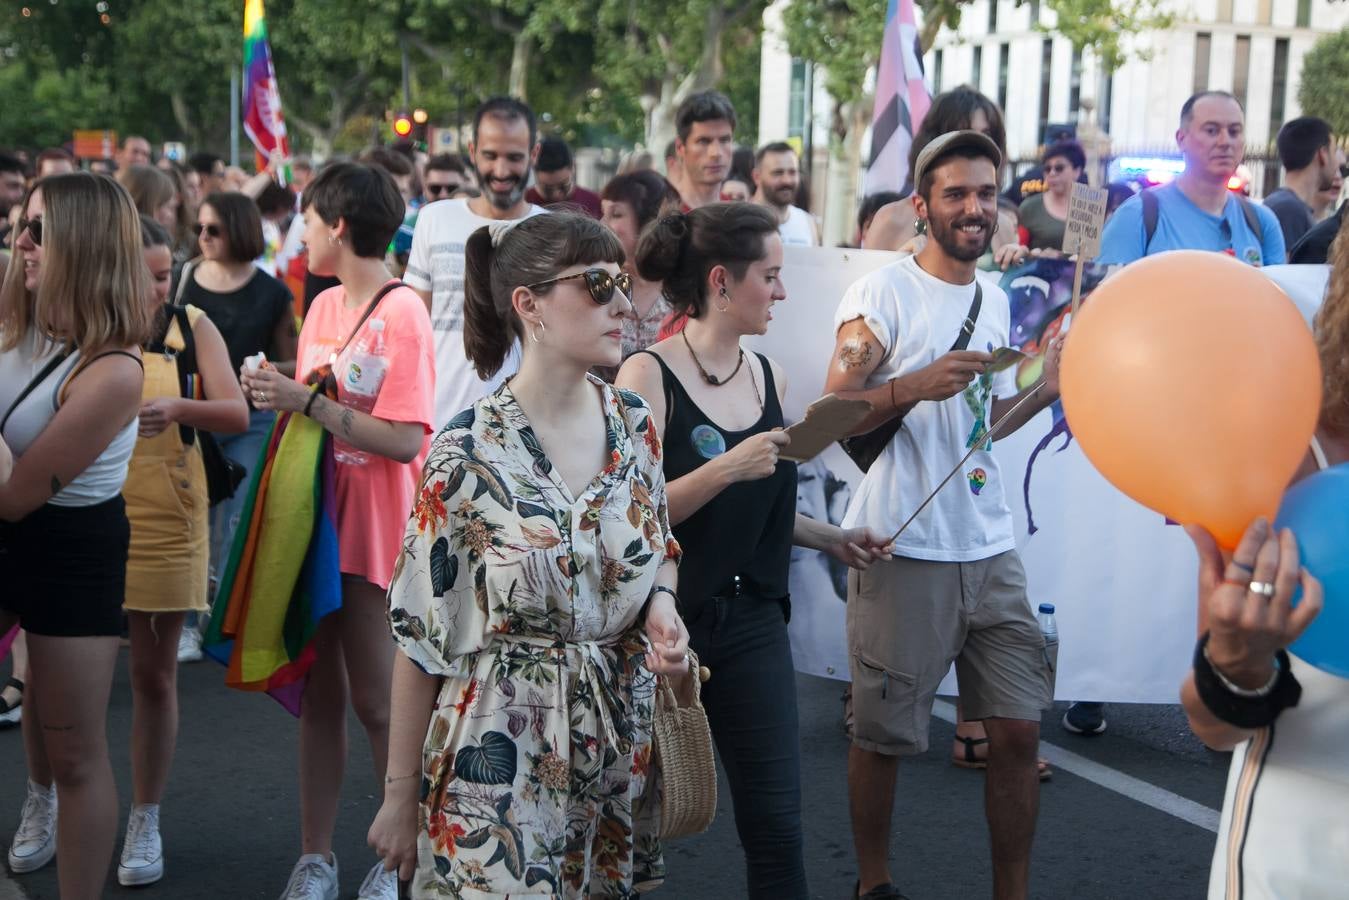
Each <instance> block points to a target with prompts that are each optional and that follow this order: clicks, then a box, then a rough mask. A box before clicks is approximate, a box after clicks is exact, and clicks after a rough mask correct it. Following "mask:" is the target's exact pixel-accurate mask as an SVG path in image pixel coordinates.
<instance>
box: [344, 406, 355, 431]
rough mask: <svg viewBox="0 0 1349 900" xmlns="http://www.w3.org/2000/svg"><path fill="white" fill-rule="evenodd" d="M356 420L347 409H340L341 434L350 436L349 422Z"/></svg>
mask: <svg viewBox="0 0 1349 900" xmlns="http://www.w3.org/2000/svg"><path fill="white" fill-rule="evenodd" d="M355 421H356V415H355V414H354V413H353V412H352V411H351V410H349V409H344V410H342V436H343V437H351V424H352V423H353V422H355Z"/></svg>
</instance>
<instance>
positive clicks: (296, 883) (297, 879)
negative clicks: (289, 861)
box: [281, 853, 337, 900]
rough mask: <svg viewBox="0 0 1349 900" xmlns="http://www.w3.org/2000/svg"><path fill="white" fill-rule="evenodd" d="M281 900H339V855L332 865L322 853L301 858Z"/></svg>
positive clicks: (293, 870) (334, 855)
mask: <svg viewBox="0 0 1349 900" xmlns="http://www.w3.org/2000/svg"><path fill="white" fill-rule="evenodd" d="M281 900H337V854H333V861H332V862H331V863H329V862H328V861H327V860H326V859H324V858H323V855H322V854H321V853H306V854H305V855H304V856H301V857H300V860H299V862H297V863H296V864H295V868H293V869H291V870H290V881H288V882H287V883H286V892H285V893H284V894H282V895H281Z"/></svg>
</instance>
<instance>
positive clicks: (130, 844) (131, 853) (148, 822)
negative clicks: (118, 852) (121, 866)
mask: <svg viewBox="0 0 1349 900" xmlns="http://www.w3.org/2000/svg"><path fill="white" fill-rule="evenodd" d="M158 832H159V817H158V816H155V815H151V814H150V813H148V812H144V811H142V810H136V811H134V812H132V814H131V823H130V824H129V825H127V830H126V845H125V846H124V847H123V848H122V860H123V861H126V860H128V859H151V858H152V856H153V854H154V849H155V846H154V845H155V840H154V839H155V835H156V834H157V833H158Z"/></svg>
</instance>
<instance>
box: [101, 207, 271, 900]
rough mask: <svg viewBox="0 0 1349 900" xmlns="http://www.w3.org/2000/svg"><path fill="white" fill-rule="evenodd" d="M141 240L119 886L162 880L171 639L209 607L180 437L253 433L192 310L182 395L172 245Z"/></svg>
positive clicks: (197, 460) (172, 695) (193, 480)
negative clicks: (149, 293) (191, 368)
mask: <svg viewBox="0 0 1349 900" xmlns="http://www.w3.org/2000/svg"><path fill="white" fill-rule="evenodd" d="M141 234H142V238H143V241H144V245H145V262H146V265H148V266H149V268H150V272H151V274H152V275H153V276H154V283H155V296H154V298H153V300H152V301H151V302H153V304H154V305H155V306H156V307H157V308H158V310H159V311H158V313H157V314H156V315H157V318H156V323H157V329H156V331H155V338H156V342H155V343H154V344H153V345H152V346H147V347H146V348H145V355H144V358H145V388H144V391H143V393H142V395H141V396H142V401H141V402H142V405H141V412H140V437H139V440H138V441H137V442H136V451H135V455H134V456H133V457H132V458H131V465H130V469H129V471H128V473H127V479H126V485H125V486H124V487H123V488H122V495H123V497H124V498H125V500H126V509H127V517H128V518H129V519H130V520H131V550H130V555H129V558H128V560H127V577H126V602H125V609H126V611H127V620H128V623H129V627H130V633H131V690H132V720H131V760H132V780H133V782H134V793H135V796H134V798H133V800H132V807H131V818H130V821H129V822H128V824H127V833H126V841H125V843H124V844H123V847H122V857H121V863H120V865H119V866H118V868H117V880H118V881H120V882H121V883H122V884H123V885H127V886H131V885H143V884H151V883H153V882H156V881H158V880H159V879H160V878H162V877H163V874H164V855H163V850H162V845H161V842H160V838H159V800H160V797H161V796H162V795H163V793H164V784H165V782H166V781H167V780H168V774H169V764H170V763H171V762H172V760H173V750H174V744H175V742H176V738H177V733H178V689H177V672H178V638H179V635H180V634H181V632H182V629H183V622H184V620H185V619H186V617H187V614H188V613H189V612H202V611H204V610H205V609H206V608H207V606H206V605H207V563H208V558H209V545H208V540H207V528H208V515H207V513H208V509H209V505H210V504H209V501H208V499H207V492H206V470H205V468H204V467H203V465H202V455H201V442H200V440H198V439H196V438H195V437H194V438H193V439H192V440H191V441H190V442H184V439H183V438H184V434H183V432H184V431H185V430H187V429H200V430H202V431H211V432H222V433H232V432H240V431H243V430H244V429H245V428H247V427H248V406H247V404H246V403H245V402H244V397H243V392H242V391H241V390H240V388H239V382H238V380H237V379H236V378H235V377H234V373H233V370H232V367H231V365H230V360H229V354H228V352H227V351H226V349H225V341H224V339H223V338H222V337H221V336H220V332H219V331H218V330H216V327H215V326H214V325H212V324H211V320H210V319H208V318H207V317H206V315H205V314H204V313H202V312H201V310H199V309H197V308H195V307H192V306H189V307H187V319H188V322H189V324H190V327H191V331H192V338H193V348H194V350H195V357H196V368H197V373H196V374H193V375H191V376H190V379H189V380H190V382H191V383H190V385H189V387H190V390H189V391H188V394H189V396H184V392H183V389H182V388H183V385H182V382H181V381H180V371H179V368H180V367H179V361H178V359H177V355H178V354H179V353H181V352H182V351H183V350H184V349H185V347H186V346H187V342H186V340H185V336H184V335H183V333H182V330H181V328H180V327H179V323H180V319H179V318H178V317H177V316H175V315H173V314H172V311H171V309H170V307H169V305H168V303H167V300H168V294H169V281H170V278H171V275H172V269H173V257H172V254H171V250H170V242H171V239H170V237H169V235H168V233H167V232H166V231H165V230H164V229H163V228H162V227H160V226H159V225H158V224H157V223H155V222H154V221H153V220H151V219H148V218H147V217H145V216H142V217H141ZM166 328H167V330H166ZM179 426H185V427H183V428H180V427H179ZM188 434H192V431H188Z"/></svg>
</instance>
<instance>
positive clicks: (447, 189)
mask: <svg viewBox="0 0 1349 900" xmlns="http://www.w3.org/2000/svg"><path fill="white" fill-rule="evenodd" d="M457 190H459V185H457V184H428V185H426V195H427V196H428V197H439V196H440V195H441V194H447V195H448V194H453V193H454V192H455V191H457Z"/></svg>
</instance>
